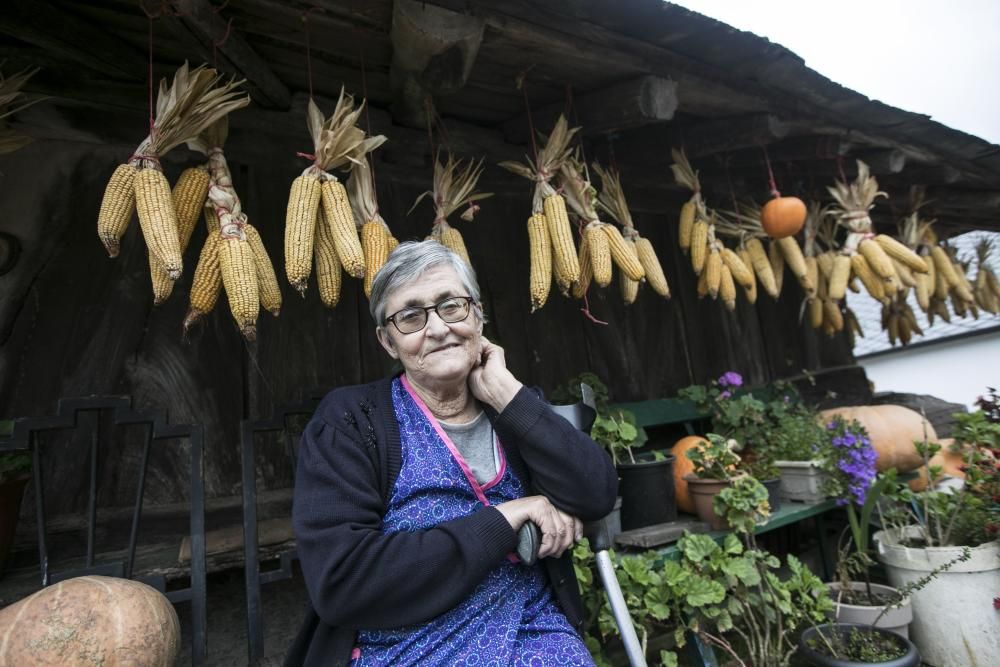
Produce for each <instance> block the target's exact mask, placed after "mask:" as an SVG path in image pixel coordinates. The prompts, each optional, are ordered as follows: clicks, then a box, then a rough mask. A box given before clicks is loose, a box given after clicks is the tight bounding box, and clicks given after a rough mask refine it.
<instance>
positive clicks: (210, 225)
mask: <svg viewBox="0 0 1000 667" xmlns="http://www.w3.org/2000/svg"><path fill="white" fill-rule="evenodd" d="M204 213H205V231H207V232H208V233H209V235H211V234H212V232H217V231H219V227H220V225H219V216H218V215H216V213H215V206H214V205H213V204H211V203H208V204H206V205H205V208H204Z"/></svg>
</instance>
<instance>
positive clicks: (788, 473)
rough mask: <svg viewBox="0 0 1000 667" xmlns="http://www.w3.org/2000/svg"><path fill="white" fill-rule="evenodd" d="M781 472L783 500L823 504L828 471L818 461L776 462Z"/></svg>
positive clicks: (779, 490) (780, 489) (779, 491)
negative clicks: (824, 484)
mask: <svg viewBox="0 0 1000 667" xmlns="http://www.w3.org/2000/svg"><path fill="white" fill-rule="evenodd" d="M774 465H776V466H777V467H778V470H780V471H781V486H780V487H779V489H778V493H779V495H780V496H781V499H782V500H788V501H791V502H796V503H819V502H823V500H824V499H825V498H826V494H824V493H823V483H824V482H825V481H826V477H827V474H826V471H825V470H823V469H822V468H820V467H819V463H818V462H817V461H775V462H774Z"/></svg>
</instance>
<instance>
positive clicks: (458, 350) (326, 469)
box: [286, 241, 617, 665]
mask: <svg viewBox="0 0 1000 667" xmlns="http://www.w3.org/2000/svg"><path fill="white" fill-rule="evenodd" d="M370 308H371V314H372V317H373V318H374V319H375V323H376V325H377V329H376V334H377V336H378V340H379V342H380V343H381V344H382V347H384V348H385V350H386V352H388V354H389V356H391V357H392V358H394V359H397V360H399V362H400V363H401V364H402V367H403V372H402V373H401V374H399V375H396V376H395V377H393V378H390V379H385V380H380V381H377V382H373V383H371V384H366V385H360V386H356V387H344V388H340V389H337V390H335V391H333V392H331V393H330V394H329V395H328V396H327V397H326V398H325V399H324V400H323V402H322V403H321V405H320V406H319V408H318V409H317V411H316V414H315V415H314V416H313V418H312V420H311V421H310V422H309V425H308V426H307V427H306V430H305V432H304V434H303V436H302V443H301V447H300V452H299V464H298V477H297V479H296V484H295V504H294V527H295V535H296V538H297V540H298V552H299V557H300V559H301V563H302V571H303V575H304V577H305V581H306V586H307V588H308V590H309V598H310V601H311V603H312V609H311V610H310V612H309V614H308V616H307V619H306V622H305V624H304V626H303V628H302V630H301V631H300V633H299V636H298V638H297V639H296V641H295V644H294V645H293V647H292V649H291V651H290V652H289V655H288V658H287V663H286V664H296V665H297V664H308V665H345V664H348V662H350V663H351V664H353V665H387V664H393V665H418V664H419V665H458V664H462V665H465V664H470V665H471V664H476V663H483V664H487V663H488V664H495V665H528V664H533V665H534V664H540V665H581V664H583V665H586V664H592V662H591V659H590V656H589V654H588V653H587V650H586V648H585V647H584V645H583V642H582V641H581V640H580V636H579V634H578V632H579V628H580V623H581V612H582V610H581V603H580V595H579V590H578V588H577V584H576V578H575V576H574V573H573V566H572V562H571V554H570V551H569V550H570V547H571V546H572V544H573V543H574V541H576V540H578V539H580V537H581V530H582V524H581V521H589V520H594V519H599V518H601V517H603V516H604V515H606V514H607V513H608V512H609V511H610V510H611V508H612V505H613V503H614V499H615V493H616V489H617V478H616V475H615V471H614V468H613V466H612V464H611V461H610V459H609V458H608V456H607V455H606V454H605V453H604V452H603V451H602V450H601V449H600V448H599V447H598V446H597V445H596V444H595V443H594V441H593V440H591V439H590V438H589V437H588V436H587V435H586V434H584V433H583V432H581V431H579V430H578V429H575V428H573V426H571V425H570V424H569V423H568V422H567V421H566V420H565V419H563V418H562V417H559V416H558V415H556V414H555V413H554V412H553V411H552V410H551V409H550V408H549V407H548V405H547V404H546V403H545V401H544V400H543V399H542V397H541V396H540V394H539V392H537V391H535V390H533V389H530V388H527V387H525V386H523V385H522V384H521V383H520V382H518V381H517V379H516V378H515V377H514V376H513V375H512V374H511V372H510V371H509V370H507V367H506V364H505V362H504V352H503V350H502V349H501V348H500V347H498V346H496V345H494V344H492V343H490V342H489V341H488V340H486V339H485V338H484V337H483V335H482V331H483V322H484V319H483V310H482V305H481V303H480V301H479V287H478V285H477V283H476V278H475V274H474V273H473V271H472V269H471V268H470V267H469V266H468V265H467V264H466V263H465V262H464V261H463V260H462V259H461V258H459V257H458V255H456V254H454V253H453V252H451V251H450V250H448V249H447V248H445V247H444V246H442V245H440V244H439V243H437V242H436V241H424V242H421V243H404V244H402V245H400V246H399V247H398V248H397V249H396V250H395V251H394V252H393V253H392V255H391V256H390V257H389V260H388V262H387V263H386V264H385V266H383V267H382V269H381V270H380V271H379V273H378V276H377V277H376V278H375V281H374V284H373V285H372V291H371V304H370ZM529 521H530V522H532V523H534V524H535V526H537V528H538V530H539V532H540V535H541V537H540V548H539V550H538V561H537V562H536V563H535V564H533V565H527V564H525V563H524V562H522V561H521V560H520V559H518V557H517V556H516V555H515V552H516V549H517V546H518V533H519V529H521V527H522V526H524V525H525V524H526V523H527V522H529Z"/></svg>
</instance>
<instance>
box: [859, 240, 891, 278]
mask: <svg viewBox="0 0 1000 667" xmlns="http://www.w3.org/2000/svg"><path fill="white" fill-rule="evenodd" d="M858 252H860V253H861V254H862V255H864V256H865V260H867V261H868V266H870V267H871V270H872V271H874V272H875V275H877V276H878V277H879V278H881V279H882V280H889V279H890V278H891V277H892V262H890V261H889V256H888V255H886V254H885V250H882V246H881V245H879V244H878V243H876V242H875V241H872V240H871V239H864V240H863V241H861V243H859V244H858Z"/></svg>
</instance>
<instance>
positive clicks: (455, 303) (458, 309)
mask: <svg viewBox="0 0 1000 667" xmlns="http://www.w3.org/2000/svg"><path fill="white" fill-rule="evenodd" d="M473 301H475V299H473V298H472V297H471V296H452V297H449V298H447V299H445V300H444V301H439V302H438V303H436V304H434V305H433V306H411V307H409V308H403V309H402V310H400V311H397V312H395V313H393V314H392V315H390V316H389V317H387V318H385V321H386V322H392V324H393V326H394V327H396V330H397V331H399V333H401V334H411V333H416V332H418V331H420V330H421V329H423V328H424V327H425V326H427V318H428V317H429V313H430V311H432V310H433V311H434V312H435V313H437V314H438V317H440V318H441V321H442V322H447V323H448V324H454V323H455V322H461V321H462V320H464V319H465V318H467V317H468V316H469V310H471V306H472V303H473Z"/></svg>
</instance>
